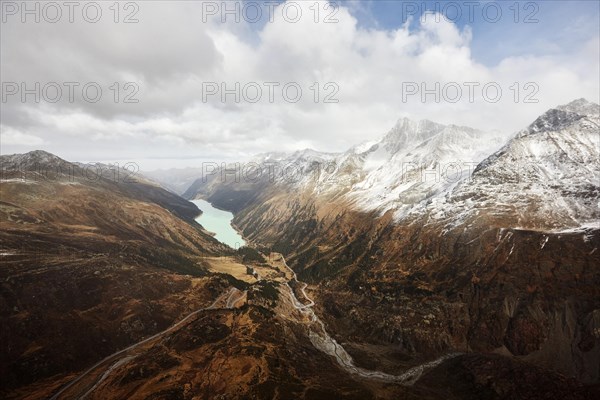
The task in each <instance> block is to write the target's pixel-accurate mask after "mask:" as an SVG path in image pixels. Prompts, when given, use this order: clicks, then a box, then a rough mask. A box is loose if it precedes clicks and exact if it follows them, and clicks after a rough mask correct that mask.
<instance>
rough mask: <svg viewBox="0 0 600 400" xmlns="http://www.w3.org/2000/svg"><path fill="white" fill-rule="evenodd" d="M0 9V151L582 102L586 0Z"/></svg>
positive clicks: (141, 142) (592, 17) (77, 148)
mask: <svg viewBox="0 0 600 400" xmlns="http://www.w3.org/2000/svg"><path fill="white" fill-rule="evenodd" d="M0 3H1V6H2V25H1V38H0V42H1V43H0V49H1V50H0V58H1V71H0V72H1V77H2V103H1V106H2V110H1V115H0V116H1V122H0V129H1V139H0V140H1V153H2V154H11V153H20V152H25V151H29V150H33V149H44V150H47V151H50V152H52V153H55V154H57V155H59V156H61V157H63V158H65V159H68V160H73V161H110V160H122V161H135V162H138V163H139V164H140V166H141V168H142V169H146V170H150V169H154V168H169V167H182V166H193V165H196V164H197V163H198V162H199V160H234V159H243V158H246V157H249V156H251V155H253V154H256V153H262V152H266V151H294V150H298V149H304V148H314V149H318V150H323V151H343V150H345V149H347V148H348V147H350V146H352V145H354V144H356V143H359V142H362V141H365V140H371V139H376V138H379V137H381V136H382V135H383V134H385V132H386V131H388V130H389V129H390V128H391V127H392V126H393V125H394V123H395V122H396V121H397V120H398V119H399V118H401V117H410V118H414V119H425V118H426V119H430V120H434V121H438V122H442V123H454V124H459V125H468V126H472V127H476V128H480V129H484V130H495V131H497V134H498V135H505V136H507V137H508V136H509V135H510V134H511V133H512V132H514V131H517V130H519V129H521V128H523V127H525V126H526V125H527V124H529V123H530V122H531V121H532V120H533V119H535V118H536V117H537V116H538V115H539V114H541V113H542V112H544V111H545V110H547V109H548V108H551V107H553V106H555V105H558V104H564V103H568V102H570V101H571V100H574V99H576V98H580V97H585V98H587V99H589V100H592V101H595V102H598V101H599V98H598V96H599V94H598V93H600V83H599V79H600V78H599V76H600V66H599V59H600V54H599V53H600V38H599V37H600V33H599V25H598V20H599V18H600V12H599V9H600V3H599V2H596V1H581V2H577V1H545V2H542V1H539V2H525V1H524V2H517V3H516V5H515V2H513V1H510V2H502V3H500V2H490V1H486V2H480V3H479V4H477V5H475V6H473V4H472V2H460V1H458V2H447V1H438V2H431V1H428V2H423V1H418V2H402V1H381V0H376V1H360V2H358V1H356V2H354V1H347V2H337V3H335V4H328V3H327V2H320V3H316V2H314V1H295V2H294V1H288V2H285V3H281V2H278V4H273V2H265V1H256V2H252V1H249V2H247V1H243V2H240V3H237V4H236V3H235V2H227V3H224V2H221V1H217V2H201V1H135V2H121V3H119V7H115V6H114V5H113V4H114V2H112V1H107V2H103V1H98V2H96V3H93V2H92V3H90V2H77V3H76V5H75V6H74V7H73V8H68V7H66V6H64V5H63V2H57V3H52V5H47V4H45V3H44V2H34V1H31V2H28V3H27V7H28V9H27V10H24V9H23V4H24V3H22V2H20V1H18V2H13V1H5V0H2V1H0ZM449 3H450V4H449ZM259 14H260V15H259ZM36 19H38V21H36ZM236 97H237V98H236Z"/></svg>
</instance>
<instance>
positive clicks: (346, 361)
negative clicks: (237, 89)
mask: <svg viewBox="0 0 600 400" xmlns="http://www.w3.org/2000/svg"><path fill="white" fill-rule="evenodd" d="M278 255H279V256H280V257H281V261H282V262H283V265H284V266H285V267H286V268H287V269H288V270H289V271H290V272H291V273H292V274H293V276H294V279H293V280H294V281H295V282H296V283H297V284H298V285H301V287H300V291H301V292H302V295H303V296H304V298H306V300H308V302H309V303H308V304H302V303H301V302H300V301H299V300H298V298H297V297H296V294H295V293H294V290H293V289H292V287H291V286H290V285H289V283H286V285H287V287H288V288H289V292H290V297H291V300H292V303H293V304H294V307H295V308H296V309H297V310H299V311H300V312H302V313H304V314H306V315H307V316H308V317H309V318H310V320H311V322H312V323H313V324H316V325H317V327H318V329H316V330H312V329H310V328H309V337H310V340H311V342H312V344H313V346H315V348H317V349H318V350H320V351H322V352H323V353H325V354H328V355H330V356H332V357H334V358H335V359H336V361H337V363H338V364H339V365H340V366H341V367H342V368H343V369H345V370H346V371H348V372H349V373H351V374H354V375H359V376H361V377H363V378H367V379H375V380H380V381H385V382H394V383H400V384H402V385H407V386H410V385H413V384H414V383H415V382H416V381H417V380H418V379H419V378H420V377H421V375H422V374H423V372H425V371H428V370H430V369H432V368H434V367H436V366H438V365H439V364H441V363H442V362H444V361H445V360H448V359H450V358H453V357H456V356H458V355H460V353H450V354H446V355H444V356H442V357H439V358H437V359H435V360H432V361H430V362H427V363H424V364H420V365H417V366H415V367H412V368H410V369H409V370H407V371H406V372H404V373H403V374H400V375H392V374H388V373H385V372H380V371H371V370H367V369H364V368H361V367H357V366H356V365H355V364H354V360H353V359H352V356H351V355H350V354H348V352H347V351H346V349H344V347H343V346H342V345H341V344H339V343H338V342H337V341H336V340H335V339H334V338H332V337H331V336H330V335H329V334H328V333H327V330H326V329H325V324H324V323H323V322H322V321H321V320H320V319H319V317H318V316H317V315H316V314H315V312H314V310H313V309H312V307H313V306H314V305H315V302H314V301H313V300H312V299H311V298H310V297H308V295H307V294H306V287H307V286H308V285H307V284H306V283H304V282H300V281H298V277H297V275H296V272H294V270H292V269H291V268H290V267H289V266H288V265H287V263H286V261H285V258H284V257H283V255H282V254H278Z"/></svg>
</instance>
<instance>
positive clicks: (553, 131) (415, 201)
mask: <svg viewBox="0 0 600 400" xmlns="http://www.w3.org/2000/svg"><path fill="white" fill-rule="evenodd" d="M599 115H600V107H599V106H598V105H597V104H594V103H590V102H588V101H586V100H584V99H579V100H575V101H573V102H571V103H569V104H567V105H564V106H558V107H556V108H553V109H551V110H548V111H547V112H545V113H544V114H543V115H541V116H539V117H538V118H537V119H535V121H533V122H532V123H531V124H530V125H529V126H528V127H526V128H524V129H523V130H521V131H519V132H517V133H516V134H514V135H513V136H512V138H510V139H509V140H508V142H500V141H498V140H497V139H496V137H497V135H496V134H494V133H493V132H482V131H478V130H475V129H472V128H468V127H459V126H454V125H441V124H437V123H435V122H431V121H418V122H416V121H411V120H408V119H401V120H400V121H398V123H397V124H396V126H394V127H393V128H392V130H391V131H390V132H389V133H388V134H387V135H385V136H384V137H383V138H382V139H381V140H379V141H376V142H370V143H365V144H362V145H359V146H355V147H353V148H351V149H350V150H348V151H346V152H344V153H340V154H329V153H319V152H316V151H313V150H304V151H298V152H295V153H293V154H287V155H286V154H277V153H272V154H263V155H260V156H258V157H257V158H256V159H254V160H253V162H255V163H256V164H258V165H261V169H262V170H266V171H268V170H269V168H271V169H272V170H273V168H274V167H273V165H274V164H275V165H276V166H278V167H279V171H280V172H281V171H283V172H281V173H274V174H263V175H262V176H261V177H260V178H257V179H240V180H239V181H238V182H236V181H235V179H233V178H232V177H231V176H230V175H225V177H224V178H223V177H222V176H221V174H220V173H219V171H216V172H215V173H213V174H211V175H209V176H205V177H202V179H198V180H196V182H194V184H192V185H191V187H190V188H189V189H188V190H187V191H186V192H185V194H184V197H186V198H195V197H202V198H206V199H208V200H209V201H210V202H212V203H213V204H215V205H216V206H217V207H220V208H225V209H228V210H231V211H233V212H235V218H234V223H235V224H236V226H237V227H238V228H239V229H241V230H242V232H243V233H244V236H245V237H246V238H248V239H249V240H250V241H251V242H254V243H257V244H261V245H262V246H264V247H266V248H272V249H275V250H277V251H279V252H281V253H283V254H284V255H286V257H287V258H288V261H289V262H290V264H291V265H292V266H293V267H294V268H295V269H296V271H297V272H298V273H299V276H300V278H301V279H303V280H305V281H310V282H314V283H315V284H318V285H319V288H320V289H319V291H318V294H317V296H318V297H319V301H318V302H317V303H319V304H329V307H328V309H327V310H324V314H325V317H326V319H327V317H329V318H328V319H327V323H328V324H331V325H333V326H337V327H338V329H337V330H336V332H338V333H339V334H340V337H338V339H339V340H341V341H351V340H358V339H357V338H361V339H360V340H361V341H363V340H366V341H369V342H371V343H376V344H380V345H381V344H390V343H392V344H394V345H396V346H399V348H401V349H403V350H404V351H409V352H410V351H414V352H416V353H423V352H425V353H427V352H432V353H435V354H440V351H441V350H442V349H445V351H449V350H450V349H456V348H463V349H470V350H478V351H496V352H500V353H502V354H512V355H515V356H520V357H524V358H525V359H527V360H532V361H535V362H537V363H539V364H541V365H545V366H552V367H553V368H555V369H557V370H560V371H562V372H564V373H567V374H570V375H575V376H577V377H579V378H580V379H583V380H585V381H592V382H594V381H597V380H598V379H600V372H599V370H598V368H597V366H598V364H597V360H598V359H599V357H600V343H599V342H598V334H597V332H600V319H598V317H599V316H600V289H599V288H600V269H599V268H598V265H600V251H599V249H598V248H599V247H600V225H599V224H600V211H599V200H600V117H599ZM509 117H510V116H507V118H509ZM286 166H287V171H288V172H289V171H295V173H287V174H286V173H285V171H286ZM275 170H277V168H275ZM351 304H354V305H351ZM425 310H427V311H425ZM458 310H460V311H458ZM428 315H429V316H430V317H427V316H428ZM391 316H393V317H391ZM407 316H412V317H407ZM425 319H428V321H425ZM433 320H435V321H437V322H435V323H433V322H432V321H433ZM424 321H425V322H424ZM569 321H571V322H569ZM583 337H587V338H588V339H586V340H591V342H590V345H589V346H582V344H581V343H582V342H581V340H583V339H582V338H583ZM592 338H595V339H592ZM591 343H594V344H593V345H592V344H591ZM442 353H443V351H442Z"/></svg>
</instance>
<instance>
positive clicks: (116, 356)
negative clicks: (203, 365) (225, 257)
mask: <svg viewBox="0 0 600 400" xmlns="http://www.w3.org/2000/svg"><path fill="white" fill-rule="evenodd" d="M245 295H246V292H245V291H243V292H242V291H240V290H239V289H236V288H231V289H229V290H228V291H227V292H225V293H223V294H222V295H220V296H219V297H217V299H216V300H215V301H214V302H213V303H212V304H211V305H210V306H208V307H204V308H201V309H199V310H196V311H193V312H191V313H190V314H188V315H186V316H185V317H184V318H183V319H182V320H180V321H179V322H177V323H175V324H174V325H171V326H170V327H168V328H167V329H165V330H164V331H161V332H158V333H156V334H154V335H152V336H150V337H147V338H146V339H143V340H141V341H139V342H137V343H134V344H132V345H131V346H129V347H126V348H124V349H123V350H119V351H117V352H116V353H113V354H111V355H109V356H107V357H105V358H103V359H102V360H100V361H98V362H97V363H96V364H94V365H93V366H91V367H90V368H89V369H87V370H86V371H85V372H83V373H82V374H81V375H79V376H78V377H77V378H75V379H73V380H72V381H71V382H69V383H68V384H66V385H65V386H63V387H62V388H61V389H60V390H59V391H58V392H56V393H55V394H54V395H53V396H52V397H50V400H57V399H59V398H60V396H61V395H63V394H66V393H65V392H67V391H69V390H70V389H71V388H74V386H76V385H77V384H79V383H80V382H82V381H83V380H84V379H85V378H87V377H88V376H89V375H90V374H92V373H93V372H94V371H96V370H97V369H99V368H100V367H105V368H106V370H105V372H104V373H102V374H100V375H98V376H97V377H96V379H94V380H93V382H91V383H89V384H85V385H84V387H83V388H81V389H79V391H78V393H77V394H70V396H69V398H77V399H84V398H86V397H87V396H88V395H89V394H90V393H92V392H93V391H94V389H96V388H97V387H98V386H99V385H100V383H102V381H104V380H105V379H106V378H107V377H108V376H109V375H110V373H111V372H112V371H113V370H115V369H116V368H117V367H119V366H121V365H124V364H126V363H127V362H129V361H131V360H133V359H134V358H135V357H137V355H127V353H129V352H131V351H132V350H135V349H136V348H137V347H139V346H141V345H143V344H146V343H149V342H150V341H153V340H156V339H160V338H162V337H164V336H166V335H168V334H171V333H173V332H174V331H176V330H177V329H178V328H179V327H181V326H182V325H183V324H185V323H186V322H188V321H189V320H190V319H191V318H193V317H194V316H196V315H198V314H199V313H201V312H203V311H206V310H212V309H217V308H219V307H217V306H218V305H219V304H220V303H224V307H221V308H224V309H228V308H233V307H234V306H235V304H237V302H239V301H240V300H241V299H242V298H243V297H244V296H245ZM122 355H125V357H120V356H122ZM74 389H76V388H74ZM81 393H83V394H81Z"/></svg>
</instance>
